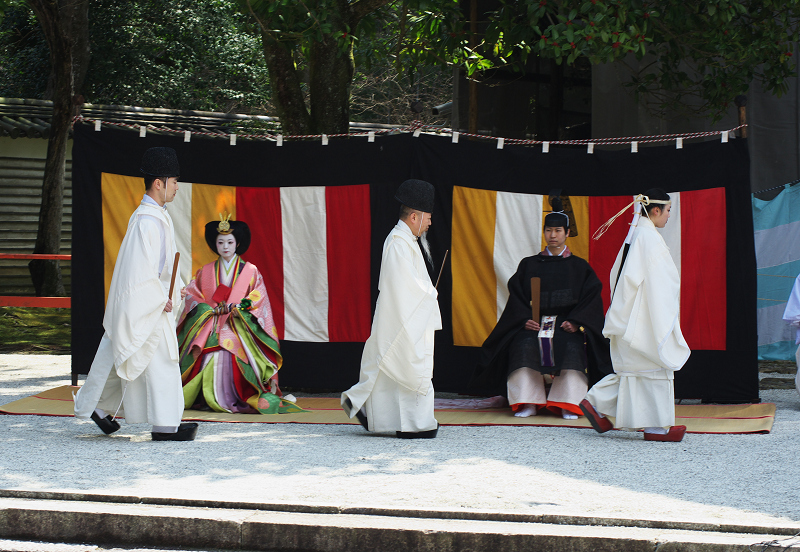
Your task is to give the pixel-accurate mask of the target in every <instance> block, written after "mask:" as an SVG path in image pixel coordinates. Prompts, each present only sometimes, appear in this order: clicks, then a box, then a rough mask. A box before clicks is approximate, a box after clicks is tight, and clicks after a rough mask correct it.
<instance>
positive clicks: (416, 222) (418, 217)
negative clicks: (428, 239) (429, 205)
mask: <svg viewBox="0 0 800 552" xmlns="http://www.w3.org/2000/svg"><path fill="white" fill-rule="evenodd" d="M420 221H422V224H420ZM408 223H409V224H408V226H409V228H411V231H412V232H413V233H414V235H415V236H419V235H421V234H424V233H425V232H427V231H428V228H430V227H431V214H430V213H423V212H422V211H412V212H411V216H410V217H409V218H408Z"/></svg>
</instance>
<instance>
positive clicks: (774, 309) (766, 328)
mask: <svg viewBox="0 0 800 552" xmlns="http://www.w3.org/2000/svg"><path fill="white" fill-rule="evenodd" d="M785 308H786V303H775V304H774V305H772V306H769V307H764V308H761V309H758V310H757V311H756V320H757V324H758V326H757V327H758V346H759V347H760V346H761V345H769V344H770V343H778V342H780V341H791V342H792V343H794V341H795V333H796V332H795V328H794V326H792V325H791V324H789V323H787V322H784V320H783V311H784V309H785Z"/></svg>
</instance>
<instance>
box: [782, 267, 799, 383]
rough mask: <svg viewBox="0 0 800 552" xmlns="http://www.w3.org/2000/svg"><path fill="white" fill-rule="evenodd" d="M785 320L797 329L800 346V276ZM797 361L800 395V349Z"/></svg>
mask: <svg viewBox="0 0 800 552" xmlns="http://www.w3.org/2000/svg"><path fill="white" fill-rule="evenodd" d="M783 320H784V321H786V322H788V323H790V324H791V325H792V326H794V327H795V328H796V329H797V333H796V338H795V341H794V342H795V345H800V276H798V277H797V278H796V279H795V281H794V287H792V293H791V295H789V301H787V303H786V309H785V310H784V311H783ZM794 356H795V361H796V362H797V375H796V376H795V377H794V388H795V389H796V390H797V392H798V394H800V347H798V348H797V351H796V352H795V355H794Z"/></svg>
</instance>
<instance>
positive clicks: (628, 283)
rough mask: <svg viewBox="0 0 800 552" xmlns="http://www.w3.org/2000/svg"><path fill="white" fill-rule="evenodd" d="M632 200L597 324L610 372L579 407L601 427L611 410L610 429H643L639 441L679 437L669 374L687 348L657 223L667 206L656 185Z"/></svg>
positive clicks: (675, 284)
mask: <svg viewBox="0 0 800 552" xmlns="http://www.w3.org/2000/svg"><path fill="white" fill-rule="evenodd" d="M637 200H639V201H641V202H642V203H643V204H644V209H645V212H644V214H643V215H642V216H641V218H639V217H638V215H636V216H635V218H634V223H633V226H632V228H633V231H632V234H631V236H630V247H629V249H628V252H627V256H626V255H625V250H626V245H623V247H622V249H621V250H620V252H619V255H617V259H616V262H615V263H614V266H613V268H612V269H611V287H610V289H611V293H612V299H611V306H610V307H609V309H608V312H606V322H605V326H604V327H603V335H605V336H606V337H607V338H608V339H609V341H610V347H611V363H612V365H613V367H614V373H613V374H610V375H608V376H606V377H605V378H603V379H602V380H600V381H599V382H598V383H597V384H596V385H595V386H594V387H592V388H591V389H590V390H589V393H588V394H587V395H586V399H585V400H584V401H583V402H581V409H582V410H583V412H584V414H586V417H587V419H588V420H589V421H590V422H591V423H592V426H593V427H594V428H595V430H597V431H598V432H600V433H603V432H604V431H608V430H609V429H611V427H612V426H611V423H610V421H609V420H607V419H606V418H605V416H611V417H614V418H615V420H614V421H615V423H614V426H615V427H617V428H624V429H630V430H634V429H640V428H641V429H644V438H645V440H648V441H680V440H681V439H683V435H684V434H685V433H686V427H685V426H675V425H674V424H675V388H674V382H673V376H674V373H675V372H676V371H677V370H680V369H681V367H683V365H684V364H685V363H686V361H687V360H688V359H689V354H690V353H691V351H690V350H689V347H688V345H687V344H686V341H685V340H684V338H683V334H682V333H681V329H680V321H679V310H680V275H679V274H678V269H677V268H676V266H675V263H674V261H673V260H672V257H671V256H670V253H669V248H668V247H667V245H666V243H665V242H664V238H662V237H661V234H659V233H658V231H657V230H656V228H663V227H664V226H665V225H666V223H667V220H668V219H669V212H670V209H671V206H670V203H669V195H668V194H667V193H666V192H664V191H663V190H660V189H653V190H648V192H647V193H646V194H645V195H644V196H640V198H637ZM637 218H638V223H637ZM627 241H628V240H626V242H627Z"/></svg>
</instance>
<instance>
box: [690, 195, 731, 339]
mask: <svg viewBox="0 0 800 552" xmlns="http://www.w3.org/2000/svg"><path fill="white" fill-rule="evenodd" d="M680 201H681V330H682V331H683V337H684V338H686V343H688V344H689V348H690V349H692V350H706V351H724V350H725V349H726V343H727V339H726V337H727V329H728V326H727V285H728V280H727V268H726V267H727V255H726V252H727V237H726V229H727V216H726V214H725V213H726V198H725V188H711V189H709V190H697V191H694V192H681V199H680Z"/></svg>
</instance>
